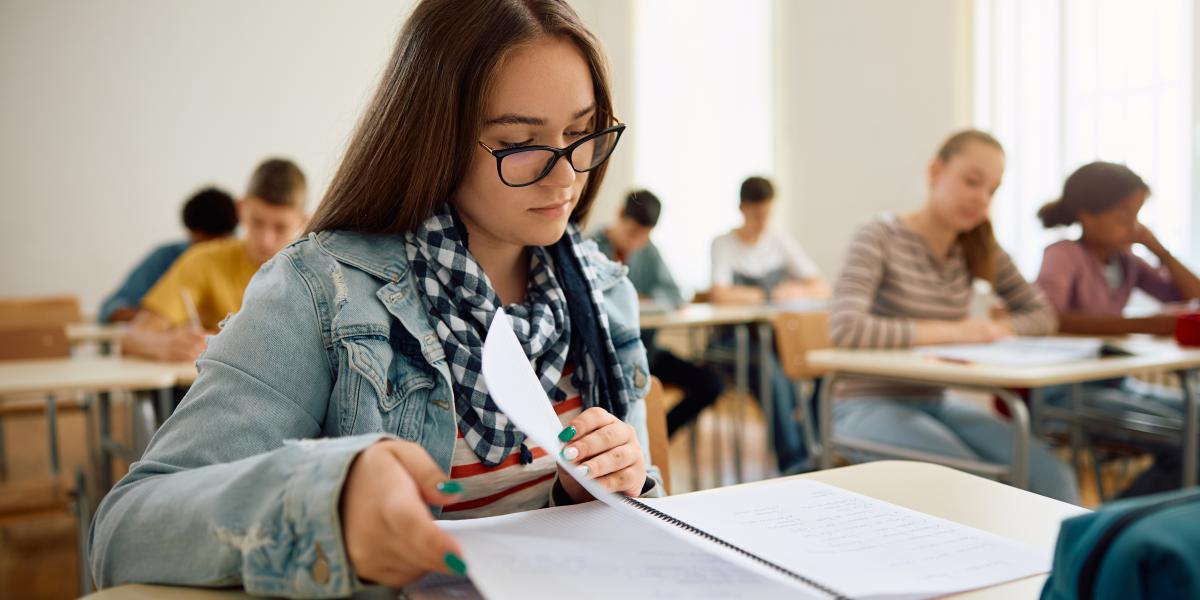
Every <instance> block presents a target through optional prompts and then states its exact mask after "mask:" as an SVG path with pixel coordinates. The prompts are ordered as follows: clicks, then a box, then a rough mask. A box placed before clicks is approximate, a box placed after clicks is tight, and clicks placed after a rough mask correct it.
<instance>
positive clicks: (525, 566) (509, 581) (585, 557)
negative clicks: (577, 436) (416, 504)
mask: <svg viewBox="0 0 1200 600" xmlns="http://www.w3.org/2000/svg"><path fill="white" fill-rule="evenodd" d="M441 525H442V527H443V528H445V529H446V530H447V531H448V532H449V533H450V534H451V535H453V536H454V538H455V539H457V540H458V543H459V545H460V546H462V548H463V552H464V554H465V556H464V558H465V559H466V562H467V565H468V574H469V575H470V576H471V579H472V580H473V581H474V582H475V586H476V587H477V588H479V591H480V592H481V593H482V594H483V596H484V597H486V598H488V600H510V599H511V600H562V599H563V598H571V599H572V600H576V599H580V600H582V599H590V598H597V599H600V598H604V599H610V598H629V599H632V598H656V599H658V598H663V599H675V598H678V599H681V600H682V599H686V598H731V599H737V598H747V599H751V598H801V599H804V598H811V599H818V598H827V596H823V595H815V594H810V593H805V591H804V590H803V589H797V588H795V587H792V586H790V585H786V584H784V583H781V582H777V581H776V580H774V579H771V578H768V577H763V576H761V575H760V574H759V573H756V572H753V571H750V570H747V569H745V568H742V567H741V566H738V565H735V564H733V563H731V562H729V561H726V560H724V559H722V558H720V557H718V556H716V555H715V554H712V553H709V552H706V551H705V550H703V549H701V548H699V547H697V546H693V545H691V544H687V543H685V542H683V541H682V540H680V539H677V538H675V537H674V536H670V535H665V534H664V533H663V532H662V531H659V530H658V529H656V528H653V527H647V526H646V524H645V523H643V522H642V521H641V520H639V519H630V518H628V517H626V516H625V515H624V514H622V513H620V512H618V511H615V510H612V508H611V507H609V506H607V505H604V504H600V503H597V502H590V503H587V504H581V505H577V506H564V507H559V508H547V509H543V510H539V511H534V512H525V513H516V514H512V515H504V516H500V517H490V518H486V519H471V520H463V521H446V522H443V523H441Z"/></svg>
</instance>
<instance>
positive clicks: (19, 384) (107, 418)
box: [0, 357, 196, 489]
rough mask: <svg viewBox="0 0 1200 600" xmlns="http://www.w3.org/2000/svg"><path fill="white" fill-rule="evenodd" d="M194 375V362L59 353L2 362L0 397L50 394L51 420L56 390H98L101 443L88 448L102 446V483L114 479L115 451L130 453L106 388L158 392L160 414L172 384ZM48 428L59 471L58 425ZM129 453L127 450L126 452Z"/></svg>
mask: <svg viewBox="0 0 1200 600" xmlns="http://www.w3.org/2000/svg"><path fill="white" fill-rule="evenodd" d="M195 379H196V367H195V365H193V364H191V363H158V362H152V361H146V360H140V359H128V358H119V357H99V358H55V359H42V360H18V361H6V362H3V363H0V397H4V396H12V395H16V394H39V395H42V396H43V397H44V398H45V400H46V418H47V421H48V422H49V423H51V424H53V423H54V420H55V418H56V414H55V412H56V411H55V405H56V398H55V396H56V395H57V394H61V393H68V392H85V393H93V392H95V393H97V402H96V406H97V408H98V410H97V412H98V414H99V435H100V439H99V441H98V443H89V445H88V446H89V449H91V448H93V447H96V449H97V450H98V451H99V462H100V467H101V473H100V474H101V481H100V482H99V484H100V486H101V489H107V485H108V484H109V483H111V474H110V473H109V471H110V468H109V466H108V465H109V464H110V463H111V457H112V455H114V454H120V455H128V454H130V452H129V451H128V449H126V448H124V447H122V446H121V445H120V444H118V443H117V442H116V441H115V440H113V439H112V435H111V433H112V428H111V406H110V403H109V397H108V394H109V393H110V392H115V391H128V392H154V393H155V394H156V400H157V402H158V405H159V412H160V414H161V415H162V417H161V418H166V415H167V414H169V413H170V409H171V406H172V404H173V402H174V397H173V389H174V388H175V386H177V385H190V384H191V382H192V381H194V380H195ZM86 416H87V419H88V427H87V431H88V432H89V435H90V433H91V431H92V426H91V419H92V418H93V417H92V411H91V405H90V404H89V405H88V406H87V411H86ZM49 431H50V437H51V439H50V447H51V452H50V454H51V456H50V464H51V470H52V472H55V473H57V466H58V453H57V433H56V432H57V428H56V427H54V426H53V425H51V426H50V428H49ZM126 457H127V458H128V456H126Z"/></svg>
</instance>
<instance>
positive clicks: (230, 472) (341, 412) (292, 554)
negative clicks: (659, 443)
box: [89, 232, 662, 598]
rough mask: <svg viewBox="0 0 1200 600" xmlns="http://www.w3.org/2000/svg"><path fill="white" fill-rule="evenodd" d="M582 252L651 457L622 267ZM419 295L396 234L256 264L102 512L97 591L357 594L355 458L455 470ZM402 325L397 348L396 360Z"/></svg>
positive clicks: (452, 427) (638, 350) (644, 388)
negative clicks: (373, 447)
mask: <svg viewBox="0 0 1200 600" xmlns="http://www.w3.org/2000/svg"><path fill="white" fill-rule="evenodd" d="M587 244H588V246H589V248H588V249H587V251H586V254H587V256H588V260H590V262H591V264H592V265H593V266H594V268H595V270H596V272H597V277H598V285H599V287H600V289H601V290H602V291H603V292H604V297H605V300H606V302H605V307H604V308H605V310H606V312H607V314H608V318H609V324H610V332H611V335H612V337H613V343H614V346H615V347H616V350H617V354H618V360H619V362H620V364H621V367H622V373H623V377H624V381H623V383H624V385H625V386H626V388H627V389H628V391H629V396H630V398H631V400H632V403H631V405H630V407H629V411H628V414H627V416H626V421H627V422H628V423H629V424H631V425H633V426H634V428H635V429H636V430H637V433H638V439H639V441H640V442H641V445H642V448H643V449H648V448H649V444H648V440H647V436H646V428H645V402H644V399H645V397H646V394H647V392H648V391H649V387H650V375H649V371H648V367H647V364H646V354H645V349H644V348H643V346H642V344H641V340H640V338H639V332H638V315H637V296H636V293H635V292H634V289H633V286H632V285H631V284H630V283H629V280H628V279H627V278H626V277H625V271H624V268H623V267H622V266H620V265H618V264H616V263H613V262H611V261H609V260H608V259H606V258H604V256H603V255H602V254H600V253H599V252H598V251H597V250H596V249H595V246H594V244H591V243H590V242H587ZM418 293H419V292H418V288H417V287H416V284H415V281H414V278H413V276H412V274H411V270H410V269H409V266H408V261H407V259H406V254H405V249H404V240H403V238H402V237H399V236H372V235H364V234H356V233H347V232H321V233H316V234H311V235H309V237H308V238H307V239H303V240H301V241H298V242H296V243H295V244H293V245H291V246H289V247H288V248H286V249H285V250H283V251H282V252H280V253H279V254H278V255H277V256H276V257H275V258H273V259H272V260H271V261H269V262H267V263H266V264H265V265H263V267H262V269H260V270H259V272H258V273H257V274H256V275H255V276H254V279H253V280H252V281H251V283H250V286H249V287H248V288H247V289H246V295H245V299H244V302H243V305H242V309H241V311H240V312H238V313H237V314H235V315H234V316H232V317H231V318H229V319H228V321H227V323H225V324H224V327H223V328H222V330H221V332H220V334H219V335H216V336H214V337H213V338H211V339H210V340H209V343H208V349H207V350H206V351H205V353H204V354H203V355H202V356H201V357H200V359H199V361H198V362H197V366H198V367H199V370H200V374H199V377H198V379H197V380H196V382H195V384H193V385H192V388H191V390H190V391H189V392H188V394H187V396H186V397H185V398H184V399H183V402H182V403H181V404H180V405H179V408H178V409H177V410H176V411H175V413H174V414H173V415H172V416H171V417H170V418H169V419H168V420H167V422H166V423H165V424H164V425H163V426H162V428H161V429H160V430H159V431H158V432H157V433H156V434H155V436H154V438H153V439H152V440H151V442H150V445H149V447H148V448H147V450H146V453H145V454H144V455H143V456H142V459H141V460H140V461H138V462H136V463H134V464H133V466H132V467H131V470H130V472H129V474H128V475H126V476H125V477H124V478H123V479H121V481H120V482H118V483H117V485H116V486H115V487H114V488H113V490H112V491H111V492H109V494H108V495H107V496H106V497H105V498H104V500H103V502H101V504H100V508H99V510H98V511H97V514H96V518H95V521H94V523H93V526H92V531H91V536H90V540H89V541H90V547H91V554H90V556H91V562H92V572H93V575H94V576H95V579H96V582H97V583H98V584H99V585H100V586H102V587H106V586H112V585H118V584H122V583H133V582H139V583H170V584H177V585H192V586H229V585H238V584H241V585H243V586H244V587H245V589H246V590H247V591H248V592H250V593H252V594H263V595H275V596H279V595H283V596H303V597H314V598H316V597H336V596H346V595H349V594H350V593H352V592H353V591H354V590H355V589H357V588H358V587H359V585H360V584H358V583H357V581H358V580H357V579H356V577H355V575H354V573H353V570H352V569H351V565H350V563H349V560H348V558H347V555H346V551H345V546H344V544H343V543H342V533H341V520H340V516H339V511H338V504H339V498H340V496H341V491H342V484H343V482H344V480H345V477H346V473H347V471H348V470H349V467H350V464H351V462H352V460H353V459H354V457H355V456H356V455H357V454H358V452H360V451H361V450H363V449H364V448H365V447H367V446H368V445H370V444H372V443H374V442H377V441H379V440H380V439H383V438H385V437H393V436H394V437H396V438H400V439H404V440H411V441H413V442H416V443H419V444H421V446H423V447H424V448H425V450H426V451H428V452H429V454H430V456H432V457H433V459H434V460H435V461H436V462H437V463H438V465H439V466H441V467H442V469H443V470H444V471H446V472H447V473H448V472H449V471H450V461H451V457H452V454H453V448H454V441H455V436H456V427H457V424H456V422H455V421H456V414H455V411H454V404H453V402H454V401H453V399H452V396H451V389H452V388H451V380H450V372H449V369H448V366H447V362H446V358H445V355H444V353H443V349H442V345H441V342H440V341H439V339H438V336H437V334H436V333H435V332H434V329H433V325H432V324H431V323H430V320H429V315H428V313H427V312H426V310H425V308H424V306H423V302H422V299H421V298H420V297H419V296H418ZM395 322H399V323H400V325H402V326H403V329H404V330H406V331H407V333H408V336H406V337H405V342H404V343H402V344H401V345H399V346H398V348H399V349H400V351H399V352H396V351H394V350H393V344H392V343H391V342H390V341H389V333H390V332H391V328H392V325H393V323H395ZM646 464H647V465H649V464H650V461H649V457H648V450H647V460H646ZM647 471H648V472H649V474H650V477H651V479H652V480H655V485H653V487H652V488H651V489H650V490H649V491H648V492H647V495H658V494H659V493H660V491H661V490H662V486H661V484H660V483H659V482H658V481H657V480H658V477H659V475H658V471H657V469H654V468H653V467H649V466H648V467H647ZM550 502H551V498H549V497H548V498H547V503H548V504H549V503H550ZM434 510H435V514H436V513H437V510H436V509H434Z"/></svg>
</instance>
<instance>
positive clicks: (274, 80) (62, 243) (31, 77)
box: [0, 0, 632, 312]
mask: <svg viewBox="0 0 1200 600" xmlns="http://www.w3.org/2000/svg"><path fill="white" fill-rule="evenodd" d="M574 4H575V5H576V8H577V9H578V10H579V12H580V14H581V15H582V16H583V18H584V19H585V20H586V21H588V22H589V24H591V25H592V26H593V27H594V29H595V30H596V32H597V34H598V35H600V36H601V38H602V39H603V40H604V42H605V44H606V46H608V47H609V48H610V54H611V55H612V58H613V63H614V65H613V66H614V72H615V75H616V76H615V83H614V87H615V88H616V93H617V96H618V106H625V105H630V104H632V103H631V102H629V101H627V98H628V97H629V95H630V93H631V90H630V89H629V81H630V79H631V76H626V75H625V74H626V73H629V72H630V71H631V69H630V68H629V67H628V65H630V64H632V57H631V56H630V54H629V52H630V49H629V48H630V44H629V43H628V41H627V40H626V38H627V36H628V35H630V34H629V30H630V27H629V26H628V23H627V19H628V15H629V4H628V0H623V1H621V2H606V1H605V0H584V1H577V2H575V3H574ZM411 6H412V1H411V0H400V1H397V0H359V1H357V2H355V3H354V4H353V6H352V7H347V6H346V5H344V4H339V3H330V2H323V1H318V0H259V1H256V2H240V1H235V0H205V1H204V2H158V1H155V0H109V1H105V2H92V1H89V0H53V1H45V0H15V1H14V0H6V1H5V2H2V3H0V82H3V83H2V84H0V132H3V134H2V135H0V256H3V257H4V258H3V259H0V295H25V294H48V293H70V294H77V295H79V296H80V297H81V299H82V300H83V302H84V307H85V311H87V312H95V311H96V310H97V308H98V305H99V302H100V300H101V299H102V297H103V296H104V295H106V294H107V293H109V292H110V291H111V290H112V289H113V288H115V287H116V285H117V284H118V282H119V281H120V279H121V278H122V277H123V276H124V275H125V273H127V272H128V270H129V269H130V268H131V266H132V265H133V264H134V263H135V262H136V261H138V260H140V259H141V257H142V256H144V255H145V254H146V253H147V252H148V251H149V250H150V249H151V248H152V247H153V246H155V245H157V244H159V243H161V242H163V241H166V240H169V239H175V238H181V237H182V235H183V228H182V225H181V224H180V223H179V208H180V206H181V204H182V203H183V201H184V200H185V199H186V198H187V196H188V195H189V194H190V193H191V192H193V191H194V190H196V189H198V188H199V187H201V186H203V185H207V184H217V185H220V186H222V187H224V188H226V189H227V190H229V191H230V192H232V193H233V194H235V195H238V194H240V193H242V192H243V191H244V187H245V182H246V180H247V178H248V177H249V175H250V172H251V171H252V170H253V168H254V166H255V165H256V164H257V163H258V161H259V160H261V159H262V158H265V157H267V156H269V155H283V156H288V157H291V158H293V159H294V160H296V161H297V162H298V163H299V165H300V167H301V168H302V169H304V171H305V173H306V174H307V175H308V177H309V186H310V199H309V201H310V206H313V207H315V205H316V203H317V202H318V201H319V200H320V198H321V195H322V194H323V193H324V190H325V188H326V186H327V184H328V181H329V179H330V177H331V176H332V173H333V171H334V170H335V169H336V166H337V162H338V160H339V159H340V156H341V153H342V150H343V148H344V145H345V142H346V139H347V138H348V136H349V135H350V132H351V130H352V129H353V126H354V123H355V121H356V120H357V118H358V115H359V113H360V111H361V109H362V107H363V105H364V103H365V102H366V100H367V99H368V97H369V94H370V92H371V91H372V89H373V88H374V85H375V83H376V81H377V79H378V75H379V72H380V70H381V69H382V68H383V67H384V65H385V63H386V61H387V59H388V56H389V54H390V51H391V47H392V44H393V42H394V41H395V36H396V33H397V32H398V31H399V28H400V25H401V24H402V22H403V20H404V18H405V17H406V16H407V14H408V12H409V10H410V8H411ZM622 116H624V115H622ZM629 142H630V140H625V142H624V143H623V148H622V150H623V151H627V150H629V149H631V148H632V144H631V143H629ZM631 169H632V154H631V153H629V152H623V153H619V154H618V155H617V157H616V158H615V159H614V163H613V165H612V168H611V169H610V178H609V182H610V183H609V185H607V186H605V190H606V194H605V195H604V196H603V197H602V198H601V203H602V204H603V205H604V206H603V207H602V210H601V212H604V213H608V212H612V211H613V210H615V208H613V207H615V206H616V198H617V197H619V195H620V194H621V193H622V191H623V190H624V189H625V188H626V187H628V184H627V182H628V180H629V179H630V175H629V172H630V171H631Z"/></svg>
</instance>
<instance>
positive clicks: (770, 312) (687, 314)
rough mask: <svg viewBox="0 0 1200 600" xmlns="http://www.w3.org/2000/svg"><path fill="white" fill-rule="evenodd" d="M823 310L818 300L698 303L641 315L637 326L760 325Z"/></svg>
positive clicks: (669, 327)
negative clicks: (784, 317) (781, 315)
mask: <svg viewBox="0 0 1200 600" xmlns="http://www.w3.org/2000/svg"><path fill="white" fill-rule="evenodd" d="M825 309H826V303H825V302H824V301H820V300H805V301H796V302H790V303H784V304H764V305H758V306H731V305H725V304H708V303H698V304H686V305H684V306H681V307H679V308H677V309H675V310H668V311H662V312H657V311H647V312H643V313H642V314H641V318H640V321H639V324H640V325H641V327H642V329H671V328H679V327H706V326H714V325H737V324H741V323H762V322H766V321H770V320H771V319H772V318H774V317H775V316H776V315H779V314H782V313H793V312H801V313H803V312H815V311H821V310H825Z"/></svg>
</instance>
